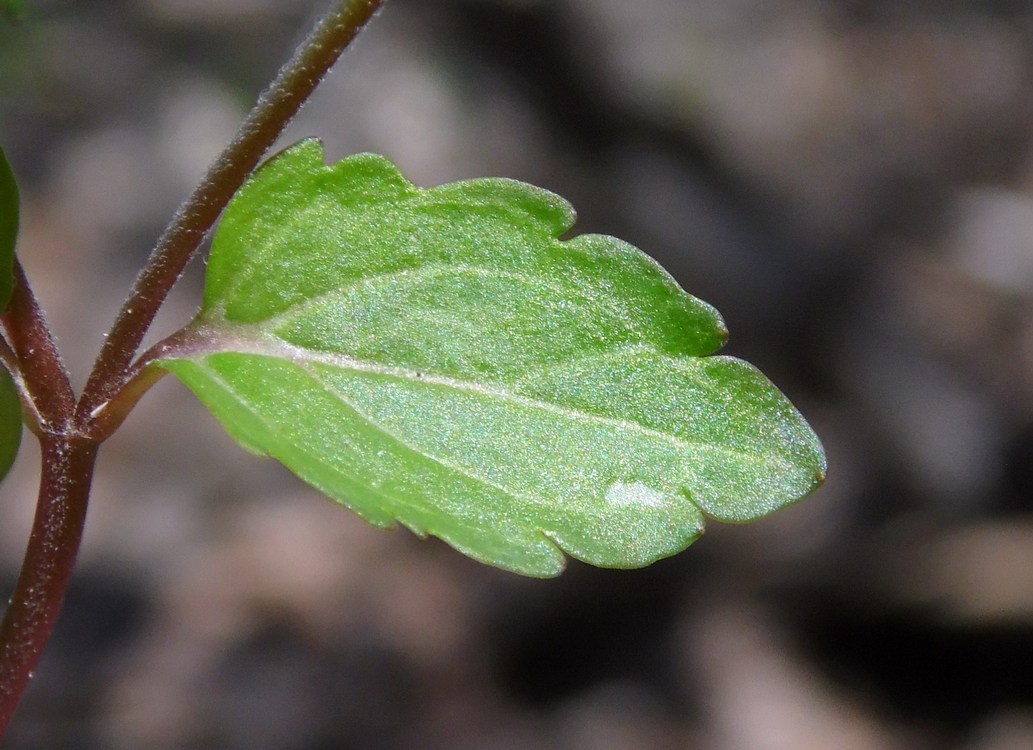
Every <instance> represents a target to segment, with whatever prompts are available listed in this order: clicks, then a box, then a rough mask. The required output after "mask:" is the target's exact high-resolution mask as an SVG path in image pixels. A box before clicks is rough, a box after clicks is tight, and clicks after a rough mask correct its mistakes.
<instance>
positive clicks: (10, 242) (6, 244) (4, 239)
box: [0, 148, 18, 311]
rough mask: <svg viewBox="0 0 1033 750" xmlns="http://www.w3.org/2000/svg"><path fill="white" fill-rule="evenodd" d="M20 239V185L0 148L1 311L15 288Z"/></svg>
mask: <svg viewBox="0 0 1033 750" xmlns="http://www.w3.org/2000/svg"><path fill="white" fill-rule="evenodd" d="M17 239H18V183H17V182H15V180H14V172H12V171H11V165H10V164H8V163H7V157H6V156H5V155H4V150H3V149H2V148H0V311H2V310H4V309H6V308H7V303H8V302H10V300H11V290H12V289H13V288H14V246H15V243H16V241H17Z"/></svg>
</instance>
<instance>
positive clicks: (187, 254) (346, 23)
mask: <svg viewBox="0 0 1033 750" xmlns="http://www.w3.org/2000/svg"><path fill="white" fill-rule="evenodd" d="M382 3H383V0H339V2H338V4H337V5H338V7H337V8H336V9H335V10H333V11H331V12H330V13H329V14H328V15H327V16H326V17H324V18H323V19H322V20H321V21H320V22H319V23H318V24H317V25H316V26H315V28H314V29H313V30H312V32H311V33H310V34H309V36H308V38H307V39H306V40H305V41H304V42H303V43H302V44H301V46H300V47H299V48H298V49H297V51H296V52H295V54H294V56H293V57H292V58H291V60H290V61H289V62H288V63H287V64H286V65H284V66H283V68H281V69H280V72H279V73H278V74H277V76H276V79H275V80H274V81H273V82H272V83H271V84H270V86H269V88H268V89H266V91H265V93H263V94H262V96H261V97H260V99H259V100H258V104H256V105H255V108H254V109H253V110H251V113H250V114H249V115H248V117H247V119H246V120H245V121H244V123H243V125H241V127H240V130H239V131H238V132H237V135H236V137H235V138H234V139H233V141H232V142H231V143H230V145H229V146H227V148H226V150H225V151H224V152H223V153H222V154H221V155H220V156H219V158H218V159H216V161H215V163H214V164H212V166H211V167H210V168H209V170H208V174H207V175H205V178H204V180H203V181H202V182H201V184H200V185H198V187H197V189H196V190H194V192H193V194H192V195H191V196H190V197H189V198H188V199H187V201H186V202H185V203H184V204H183V205H182V206H181V207H180V208H179V210H178V211H177V212H176V215H175V216H174V217H173V219H172V222H171V223H170V224H169V226H168V227H167V228H166V229H165V231H164V233H163V234H162V235H161V237H160V238H159V240H158V244H157V246H156V247H155V250H154V252H153V253H152V255H151V257H150V259H149V260H148V262H147V265H146V266H145V267H144V269H143V271H141V273H140V275H139V276H138V277H137V279H136V283H135V284H134V286H133V289H132V292H131V293H130V295H129V298H128V299H127V300H126V302H125V304H124V305H123V306H122V309H121V311H120V312H119V314H118V317H117V318H116V319H115V323H114V325H113V326H112V328H111V331H110V332H109V333H108V336H107V339H106V340H105V342H104V346H103V348H102V349H101V352H100V355H99V356H98V357H97V361H96V363H95V364H94V367H93V372H92V373H91V374H90V378H89V380H88V381H87V384H86V389H85V390H84V392H83V396H82V399H81V400H80V402H79V408H78V412H77V422H78V424H79V425H81V426H85V425H86V424H87V423H88V422H89V420H90V418H91V415H92V414H94V413H95V412H96V410H97V409H98V408H99V407H101V406H102V405H103V404H105V403H106V402H107V401H109V400H110V399H111V398H113V397H114V395H115V394H116V393H117V392H118V390H119V389H120V388H121V387H122V385H123V384H124V382H125V377H126V373H127V370H128V368H129V365H130V363H131V362H132V359H133V356H134V355H135V353H136V351H137V349H138V348H139V346H140V343H141V342H142V341H143V338H144V335H145V334H146V333H147V329H148V328H149V327H150V324H151V323H152V322H153V320H154V316H155V315H156V314H157V312H158V308H160V307H161V304H162V302H164V301H165V298H166V296H168V293H169V291H170V290H171V289H172V286H173V284H175V282H176V280H177V279H178V278H179V276H180V274H182V273H183V269H184V268H186V265H187V263H188V262H189V261H190V258H191V257H192V256H193V255H194V253H195V252H196V251H197V248H198V247H199V246H200V244H201V242H202V240H203V239H204V236H205V234H207V232H208V230H209V229H210V228H211V227H212V225H213V224H214V223H215V220H216V219H217V218H218V216H219V214H220V213H221V212H222V210H223V209H224V208H225V207H226V204H227V203H229V200H230V198H232V197H233V194H234V193H235V192H236V191H237V190H238V189H239V188H240V186H241V185H242V184H243V183H244V180H245V179H246V178H247V176H248V175H249V174H250V173H251V171H252V170H253V169H254V168H255V166H256V165H257V164H258V161H259V160H260V159H261V158H262V156H263V155H264V154H265V152H266V151H267V150H268V149H269V147H270V146H271V145H272V144H273V142H274V141H275V140H276V138H277V137H278V136H279V135H280V133H281V132H282V131H283V129H284V128H285V127H286V126H287V123H288V122H290V120H291V119H292V118H293V117H294V115H295V114H296V113H297V111H298V110H299V109H300V108H301V105H302V104H304V102H305V100H306V99H308V97H309V95H310V94H311V93H312V91H313V90H314V89H315V87H316V85H317V84H318V83H319V81H320V80H321V79H322V78H323V76H324V75H325V74H326V72H327V71H328V70H329V69H330V67H331V66H332V65H333V64H334V62H336V60H337V58H338V57H339V56H340V54H341V52H342V51H343V50H344V48H345V47H347V46H348V44H349V42H351V41H352V39H354V38H355V36H356V34H358V32H359V31H360V30H361V29H362V27H363V26H364V25H365V24H366V22H367V21H368V20H369V19H370V18H371V17H372V16H373V14H374V13H375V12H376V10H377V8H379V7H380V5H381V4H382Z"/></svg>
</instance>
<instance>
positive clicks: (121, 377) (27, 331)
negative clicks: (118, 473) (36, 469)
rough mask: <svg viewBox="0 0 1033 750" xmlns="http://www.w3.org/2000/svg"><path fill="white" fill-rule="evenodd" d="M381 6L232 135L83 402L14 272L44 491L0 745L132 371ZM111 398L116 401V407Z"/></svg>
mask: <svg viewBox="0 0 1033 750" xmlns="http://www.w3.org/2000/svg"><path fill="white" fill-rule="evenodd" d="M382 3H383V0H339V3H338V6H337V9H336V10H334V11H332V12H331V13H330V14H329V15H328V16H327V17H326V18H324V19H323V20H322V21H320V23H319V24H317V26H316V27H315V29H314V30H313V31H312V33H311V34H310V35H309V37H308V38H307V39H306V40H305V41H304V42H303V43H302V44H301V46H300V47H299V48H298V50H297V51H296V52H295V54H294V56H293V57H292V59H291V60H290V61H289V62H288V63H287V64H286V65H285V66H284V67H283V68H282V69H281V70H280V72H279V74H278V75H277V77H276V79H275V80H274V81H273V83H272V84H271V85H270V86H269V88H268V89H267V90H266V92H265V93H264V94H263V95H262V97H261V98H260V99H259V102H258V104H257V105H256V106H255V108H254V109H253V110H252V112H251V114H250V115H249V116H248V118H247V119H246V120H245V122H244V124H243V125H242V126H241V129H240V130H239V131H238V133H237V136H236V138H235V139H234V140H233V142H232V143H231V144H230V145H229V146H228V147H227V149H226V150H225V151H224V152H223V154H222V155H221V156H220V157H219V159H218V160H216V162H215V164H214V165H212V167H211V168H210V169H209V171H208V174H207V175H206V176H205V179H204V180H203V181H202V183H201V184H200V185H199V186H198V187H197V189H196V190H195V191H194V192H193V194H192V195H191V196H190V198H189V199H188V200H187V201H186V202H185V203H184V204H183V205H182V206H181V207H180V209H179V211H177V213H176V215H175V217H174V218H173V220H172V222H171V223H170V224H169V226H168V228H167V229H166V230H165V232H164V233H163V234H162V236H161V238H160V239H159V241H158V245H157V247H156V248H155V250H154V252H153V253H152V254H151V257H150V259H149V260H148V262H147V265H146V266H145V267H144V269H143V271H142V272H141V273H140V275H139V277H137V280H136V283H135V285H134V286H133V289H132V292H131V293H130V295H129V298H128V299H127V300H126V302H125V304H124V305H123V307H122V310H121V311H120V312H119V314H118V317H117V318H116V320H115V323H114V325H113V326H112V329H111V332H110V333H109V334H108V337H107V339H106V341H105V343H104V346H103V347H102V349H101V352H100V354H99V356H98V357H97V361H96V362H95V363H94V367H93V371H92V373H91V374H90V378H89V380H88V382H87V385H86V388H85V390H84V391H83V394H82V397H81V398H80V399H79V402H78V404H76V402H75V394H74V392H73V390H72V387H71V385H70V383H69V379H68V374H67V371H66V370H65V367H64V364H63V362H62V361H61V357H60V355H59V353H58V351H57V348H56V346H55V345H54V342H53V339H52V337H51V335H50V330H49V328H48V326H47V324H46V321H45V320H44V318H43V314H42V311H41V310H40V307H39V305H38V304H37V302H36V299H35V297H34V296H33V294H32V290H31V289H30V287H29V284H28V282H27V280H26V278H25V274H24V272H23V271H22V269H21V266H20V265H18V264H17V262H16V264H15V288H14V293H13V296H12V298H11V303H10V305H9V307H8V309H7V311H6V312H5V313H4V315H3V317H2V325H3V328H4V333H5V337H6V343H8V344H9V345H10V346H9V348H8V347H4V348H3V351H2V352H0V355H3V357H2V358H3V359H4V360H5V362H6V364H7V365H8V366H11V365H14V364H16V365H17V367H16V369H17V374H18V376H19V385H20V388H21V390H22V396H23V400H24V401H25V402H26V403H27V405H28V406H29V407H30V409H31V411H32V412H33V415H32V417H33V419H34V421H35V424H34V425H33V426H34V428H35V431H36V432H37V434H38V436H39V439H40V445H41V449H42V468H41V477H40V493H39V500H38V504H37V506H36V516H35V519H34V521H33V526H32V532H31V534H30V537H29V543H28V547H27V549H26V552H25V560H24V562H23V565H22V570H21V574H20V576H19V578H18V583H17V585H16V587H15V591H14V594H13V595H12V597H11V600H10V603H9V605H8V607H7V610H6V612H5V614H4V619H3V622H2V623H0V737H2V736H3V734H4V732H5V730H6V728H7V726H8V724H9V722H10V720H11V716H12V714H13V713H14V710H15V708H16V707H17V705H18V702H19V700H20V698H21V695H22V693H23V692H24V690H25V688H26V686H27V685H28V683H29V679H30V678H31V674H32V670H33V669H34V668H35V666H36V663H37V662H38V660H39V657H40V654H41V653H42V650H43V647H44V645H45V644H46V642H47V639H48V638H49V636H50V633H51V631H52V630H53V627H54V622H55V620H56V619H57V615H58V612H59V611H60V609H61V604H62V602H63V601H64V596H65V591H66V590H67V586H68V581H69V579H70V577H71V574H72V569H73V567H74V564H75V559H76V555H77V554H78V550H79V543H80V540H81V539H82V531H83V524H84V522H85V519H86V508H87V504H88V500H89V491H90V483H91V480H92V477H93V469H94V465H95V462H96V456H97V449H98V446H99V445H100V443H101V442H102V441H103V440H104V439H105V438H106V437H107V436H108V435H110V433H111V432H112V431H113V430H114V429H115V428H116V427H117V426H118V425H119V424H120V423H121V420H122V419H123V418H124V416H125V414H126V413H127V412H128V410H129V409H130V408H132V406H133V405H134V404H135V403H136V400H137V399H138V398H139V396H140V394H141V393H142V392H143V391H144V390H146V388H147V387H149V385H150V384H152V383H153V381H154V380H155V379H156V378H157V377H158V376H159V375H158V374H155V373H152V372H150V371H147V370H146V369H145V368H143V367H141V366H134V365H133V357H134V355H135V354H136V351H137V349H138V348H139V346H140V342H141V341H143V338H144V335H145V334H146V332H147V329H148V328H149V327H150V325H151V323H152V322H153V320H154V317H155V315H156V314H157V312H158V308H160V307H161V305H162V303H163V302H164V301H165V298H166V297H167V296H168V293H169V291H170V290H171V288H172V286H173V284H174V283H175V282H176V280H177V279H178V278H179V276H180V274H181V273H182V272H183V269H184V268H185V267H186V264H187V263H188V262H189V260H190V258H191V257H192V256H193V254H194V253H195V252H196V251H197V248H198V246H199V245H200V243H201V241H202V239H203V238H204V236H205V234H206V233H207V232H208V230H209V229H210V228H211V226H212V225H213V224H214V223H215V220H216V219H217V218H218V216H219V214H220V213H221V212H222V210H223V209H224V208H225V207H226V204H227V203H228V202H229V200H230V198H231V197H232V196H233V194H234V193H235V192H236V191H237V190H238V189H239V188H240V186H241V185H242V184H243V182H244V180H245V179H246V178H247V176H248V175H249V174H250V173H251V171H252V170H253V169H254V168H255V166H256V165H257V164H258V161H259V159H261V158H262V155H263V154H264V153H265V152H266V151H267V150H268V149H269V147H270V146H271V145H272V143H273V142H274V141H275V140H276V138H277V137H278V136H279V134H280V133H281V132H282V131H283V129H284V127H286V125H287V123H288V122H289V121H290V120H291V118H292V117H293V116H294V114H295V113H296V112H297V111H298V109H300V107H301V105H302V104H303V103H304V102H305V100H306V99H307V98H308V97H309V95H310V94H311V93H312V91H313V89H314V88H315V87H316V85H317V84H318V83H319V81H320V80H321V79H322V77H323V76H324V75H325V74H326V72H327V71H328V70H329V69H330V67H331V66H332V65H333V63H334V62H335V61H336V60H337V58H338V57H339V56H340V54H341V52H342V51H343V50H344V48H345V47H346V46H347V45H348V43H349V42H351V40H352V39H354V37H355V35H356V34H357V33H358V32H359V30H360V29H361V28H362V27H363V26H364V25H365V24H366V22H367V21H368V20H369V19H370V18H371V17H372V16H373V14H374V12H375V11H376V10H377V8H379V7H380V5H381V4H382ZM113 400H114V403H113Z"/></svg>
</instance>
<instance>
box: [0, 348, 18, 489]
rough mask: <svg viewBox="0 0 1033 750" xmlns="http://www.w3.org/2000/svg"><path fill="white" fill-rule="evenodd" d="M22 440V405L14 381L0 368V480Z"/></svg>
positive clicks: (8, 468) (9, 466)
mask: <svg viewBox="0 0 1033 750" xmlns="http://www.w3.org/2000/svg"><path fill="white" fill-rule="evenodd" d="M21 438H22V404H21V400H20V399H19V398H18V390H17V388H15V385H14V380H12V379H11V373H9V372H8V371H7V370H6V369H5V368H4V367H2V366H0V479H3V478H4V477H5V476H7V472H8V471H10V469H11V465H12V464H13V463H14V458H15V456H17V455H18V445H19V444H20V443H21Z"/></svg>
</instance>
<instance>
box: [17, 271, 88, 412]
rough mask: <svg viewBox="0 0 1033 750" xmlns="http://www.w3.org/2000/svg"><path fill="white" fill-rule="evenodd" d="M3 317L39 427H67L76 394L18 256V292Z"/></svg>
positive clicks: (24, 394)
mask: <svg viewBox="0 0 1033 750" xmlns="http://www.w3.org/2000/svg"><path fill="white" fill-rule="evenodd" d="M2 320H3V325H4V330H5V332H6V334H7V337H8V341H9V342H10V345H11V349H12V350H13V353H14V356H15V358H16V359H17V363H18V372H19V373H20V375H21V378H22V381H23V383H22V390H23V397H27V399H28V400H29V401H31V403H32V412H33V413H34V414H35V415H36V417H37V419H38V420H39V422H40V424H39V425H38V427H39V428H40V429H42V430H46V431H51V432H58V431H61V430H64V429H67V428H68V427H70V426H71V421H72V413H73V411H74V409H75V393H74V392H73V391H72V384H71V382H69V379H68V370H67V369H66V368H65V364H64V361H63V360H62V359H61V354H60V352H58V350H57V346H56V344H55V343H54V339H53V337H52V336H51V334H50V328H49V327H48V326H47V321H46V319H45V318H44V316H43V310H42V309H41V308H40V306H39V303H38V302H37V301H36V296H35V295H34V294H33V293H32V288H31V287H30V286H29V282H28V279H27V278H26V277H25V271H24V270H23V269H22V266H21V263H19V262H18V259H17V258H15V260H14V291H13V293H12V295H11V303H10V305H8V307H7V311H6V312H5V313H4V315H3V318H2Z"/></svg>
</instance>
